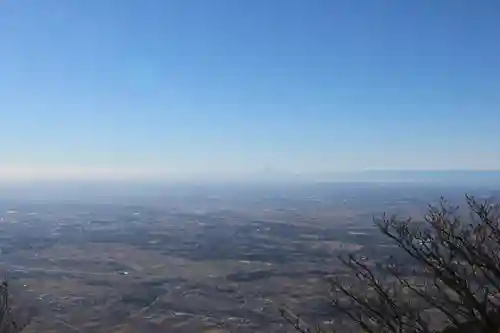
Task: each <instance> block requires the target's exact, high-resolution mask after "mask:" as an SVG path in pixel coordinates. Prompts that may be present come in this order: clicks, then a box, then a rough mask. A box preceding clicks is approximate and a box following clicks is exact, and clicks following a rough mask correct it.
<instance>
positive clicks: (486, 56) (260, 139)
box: [0, 0, 500, 179]
mask: <svg viewBox="0 0 500 333" xmlns="http://www.w3.org/2000/svg"><path fill="white" fill-rule="evenodd" d="M0 43H1V44H0V178H12V179H14V178H20V179H22V178H34V177H38V178H44V177H63V178H64V177H74V178H79V177H90V178H93V177H97V178H98V177H101V178H102V177H104V178H113V177H139V178H140V177H153V178H154V177H164V176H165V177H167V176H168V177H173V178H176V177H187V178H189V177H216V176H221V175H225V176H231V177H246V176H248V175H250V174H252V175H255V174H260V173H266V172H267V173H270V174H281V173H283V174H287V173H301V174H306V175H307V174H311V175H314V174H322V173H328V172H335V171H353V170H354V171H357V170H371V169H414V170H419V169H490V170H492V169H495V170H498V169H500V1H498V0H491V1H488V0H477V1H472V0H439V1H422V0H405V1H387V0H380V1H373V0H364V1H363V0H343V1H340V0H210V1H208V0H168V1H167V0H140V1H139V0H2V1H0Z"/></svg>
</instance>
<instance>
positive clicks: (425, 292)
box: [285, 196, 500, 333]
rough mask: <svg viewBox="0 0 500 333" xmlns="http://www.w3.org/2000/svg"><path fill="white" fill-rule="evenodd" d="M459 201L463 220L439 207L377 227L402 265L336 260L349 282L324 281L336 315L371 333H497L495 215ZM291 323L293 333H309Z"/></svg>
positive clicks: (499, 222)
mask: <svg viewBox="0 0 500 333" xmlns="http://www.w3.org/2000/svg"><path fill="white" fill-rule="evenodd" d="M466 199H467V204H468V208H469V210H470V213H471V214H470V216H468V217H467V218H464V217H463V216H461V215H460V214H459V212H458V207H453V206H451V205H449V204H448V203H447V202H446V201H445V200H444V199H442V200H441V202H440V203H439V205H437V206H431V207H430V208H429V211H428V213H427V215H426V216H425V219H424V221H423V222H416V221H413V220H412V219H406V220H401V219H398V218H397V217H395V216H390V217H388V216H386V215H385V216H383V217H382V218H380V219H376V220H375V223H376V225H377V226H378V228H379V230H380V231H381V232H382V233H383V234H384V235H385V236H386V237H388V238H389V239H391V240H392V241H393V242H394V243H395V244H396V245H397V247H398V248H399V249H400V250H402V252H404V253H405V254H406V255H407V260H405V262H404V265H402V264H401V261H399V262H398V261H396V260H393V259H394V258H390V259H389V260H387V261H386V262H384V264H383V265H381V266H374V265H371V264H369V263H367V261H366V260H361V259H360V258H357V257H356V256H354V255H349V256H347V257H342V258H341V262H342V264H343V265H344V267H345V268H347V270H348V272H349V274H347V275H336V276H334V277H333V278H331V279H330V281H329V284H330V287H331V288H330V289H331V303H332V306H333V309H335V310H336V311H335V312H336V313H337V314H338V315H341V316H343V317H345V318H347V319H349V320H350V322H351V323H354V324H355V325H356V326H357V331H359V330H361V331H362V332H370V333H385V332H391V333H407V332H411V333H430V332H446V333H451V332H470V333H474V332H488V333H490V332H500V209H499V206H498V205H493V204H490V203H489V202H482V203H479V202H477V201H476V200H475V199H474V198H473V197H469V196H467V197H466ZM408 268H411V269H410V270H409V269H408ZM346 276H347V278H346ZM290 317H291V316H290V315H289V316H287V317H285V319H287V320H288V321H289V322H291V323H292V324H293V326H294V327H295V329H296V330H297V331H299V332H302V333H310V332H311V331H312V329H311V328H310V327H304V325H299V321H296V322H294V321H293V320H290V319H289V318H290ZM437 320H440V321H441V322H440V323H438V322H437ZM316 331H318V329H316ZM345 331H347V328H343V329H342V330H341V332H345Z"/></svg>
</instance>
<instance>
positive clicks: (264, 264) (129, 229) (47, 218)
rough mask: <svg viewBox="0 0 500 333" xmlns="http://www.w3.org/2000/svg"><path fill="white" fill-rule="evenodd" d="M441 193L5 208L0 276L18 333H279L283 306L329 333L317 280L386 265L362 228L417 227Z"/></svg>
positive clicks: (378, 241)
mask: <svg viewBox="0 0 500 333" xmlns="http://www.w3.org/2000/svg"><path fill="white" fill-rule="evenodd" d="M438 190H442V189H435V188H425V189H415V188H411V187H410V188H408V187H395V188H389V189H387V188H377V187H373V186H369V187H366V188H365V187H363V188H355V189H350V190H346V189H344V188H336V187H335V186H333V185H332V186H331V187H327V188H313V189H308V191H306V189H298V190H297V193H293V192H290V191H278V190H277V191H276V193H275V195H274V196H267V197H265V196H264V197H263V196H262V194H261V193H252V194H248V193H245V192H244V191H241V192H237V193H236V194H235V193H231V194H230V195H229V194H226V195H221V196H219V197H217V198H209V197H206V198H203V195H194V194H193V195H188V196H186V197H184V198H183V200H180V199H179V198H177V199H175V198H174V197H164V198H156V199H155V200H153V199H151V200H150V201H149V203H141V204H139V205H138V204H130V203H128V202H122V203H119V202H114V203H100V204H99V203H92V202H85V201H83V202H76V201H59V202H56V201H54V202H43V201H32V202H19V201H18V202H8V201H5V202H3V204H2V212H1V222H0V223H1V224H0V226H1V249H2V254H1V262H2V266H3V269H4V270H5V272H6V274H7V276H8V278H9V280H10V281H11V286H12V289H13V290H12V293H13V299H14V300H15V301H14V304H15V309H16V313H17V316H18V317H19V318H21V319H20V320H29V325H28V326H27V327H26V329H25V331H26V332H59V333H60V332H166V331H168V332H285V331H290V327H288V325H287V323H286V322H285V321H284V320H283V318H281V316H280V313H279V309H280V307H282V306H286V307H287V308H289V309H290V310H292V311H293V312H294V313H297V314H300V315H301V317H302V318H304V320H310V321H311V322H319V323H323V324H324V325H328V323H329V321H330V320H331V319H332V318H334V317H335V313H334V312H332V309H331V307H330V306H329V305H328V298H327V296H326V295H327V293H326V291H327V285H326V283H325V279H326V277H327V276H328V275H330V274H341V273H342V267H341V266H340V265H339V262H338V259H337V256H338V255H341V254H346V253H356V254H358V255H360V256H361V257H365V256H366V258H367V263H369V264H370V265H375V264H376V263H377V261H381V260H384V258H386V257H387V256H388V255H391V254H394V253H393V252H394V247H393V246H391V244H390V243H388V242H387V240H385V239H383V238H382V237H381V236H380V235H379V233H378V232H377V231H376V230H375V228H374V226H373V216H374V215H377V214H381V213H382V212H384V211H395V210H397V211H398V212H399V213H402V214H404V213H405V212H406V213H407V214H417V213H420V214H421V213H423V212H424V210H425V208H426V205H425V204H424V203H425V202H426V201H432V200H433V199H434V197H435V196H436V195H437V191H438ZM461 190H463V189H448V190H447V191H448V192H449V193H450V195H452V196H454V197H455V198H459V197H460V196H459V193H462V192H460V191H461ZM309 192H311V193H309ZM406 192H408V193H413V197H411V198H409V199H405V200H402V199H401V198H402V197H404V196H405V193H406ZM485 193H486V194H488V193H489V192H487V191H486V190H485ZM489 195H491V193H490V194H489ZM200 197H201V198H200ZM368 258H369V259H368ZM368 260H369V261H368Z"/></svg>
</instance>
